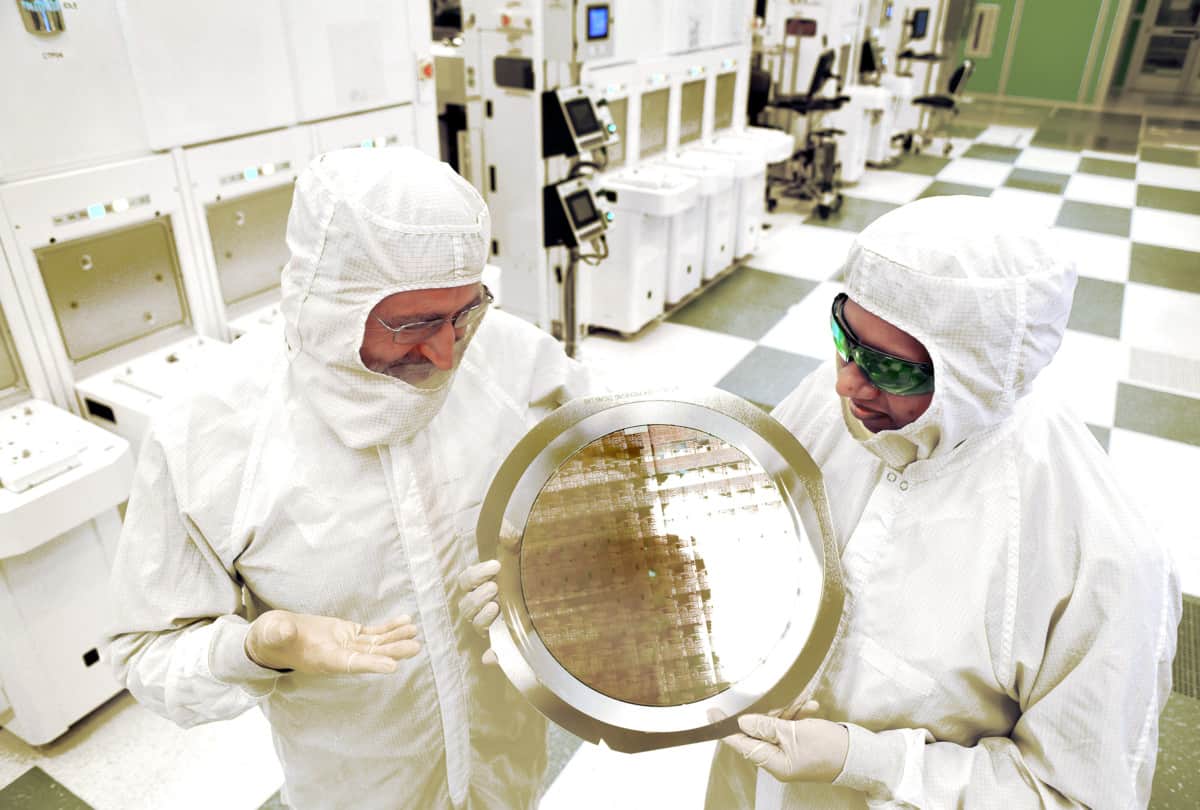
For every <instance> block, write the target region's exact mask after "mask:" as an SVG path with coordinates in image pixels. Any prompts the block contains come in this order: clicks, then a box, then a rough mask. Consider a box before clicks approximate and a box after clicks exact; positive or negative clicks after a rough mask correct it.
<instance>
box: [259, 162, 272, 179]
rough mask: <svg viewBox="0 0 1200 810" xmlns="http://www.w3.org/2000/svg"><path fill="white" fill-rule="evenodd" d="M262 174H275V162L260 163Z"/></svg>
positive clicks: (266, 175)
mask: <svg viewBox="0 0 1200 810" xmlns="http://www.w3.org/2000/svg"><path fill="white" fill-rule="evenodd" d="M262 174H263V177H269V176H271V175H272V174H275V164H274V163H264V164H263V165H262Z"/></svg>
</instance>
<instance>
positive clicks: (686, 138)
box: [679, 79, 707, 144]
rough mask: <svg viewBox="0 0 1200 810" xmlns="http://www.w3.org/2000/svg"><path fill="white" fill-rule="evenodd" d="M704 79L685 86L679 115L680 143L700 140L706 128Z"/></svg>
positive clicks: (705, 84)
mask: <svg viewBox="0 0 1200 810" xmlns="http://www.w3.org/2000/svg"><path fill="white" fill-rule="evenodd" d="M706 87H707V83H706V82H705V81H704V79H698V80H696V81H694V82H688V83H687V84H685V85H684V86H683V92H682V101H683V103H682V105H681V106H680V111H679V112H680V115H679V143H681V144H685V143H691V142H692V141H698V140H700V135H701V133H702V130H703V128H704V91H705V89H706Z"/></svg>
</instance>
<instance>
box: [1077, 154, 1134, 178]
mask: <svg viewBox="0 0 1200 810" xmlns="http://www.w3.org/2000/svg"><path fill="white" fill-rule="evenodd" d="M1077 171H1080V172H1082V173H1084V174H1102V175H1104V176H1105V177H1120V178H1121V179H1123V180H1134V179H1136V178H1137V164H1136V163H1126V162H1125V161H1123V160H1105V159H1104V158H1094V157H1085V158H1084V159H1083V160H1081V161H1079V169H1078V170H1077Z"/></svg>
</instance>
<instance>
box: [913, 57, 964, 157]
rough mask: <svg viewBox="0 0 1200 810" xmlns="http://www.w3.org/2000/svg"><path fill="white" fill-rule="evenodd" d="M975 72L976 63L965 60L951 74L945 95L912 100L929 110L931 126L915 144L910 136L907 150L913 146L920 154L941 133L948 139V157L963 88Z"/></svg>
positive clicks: (944, 149)
mask: <svg viewBox="0 0 1200 810" xmlns="http://www.w3.org/2000/svg"><path fill="white" fill-rule="evenodd" d="M974 71H975V63H974V62H972V61H971V60H970V59H964V60H963V63H962V64H961V65H959V66H958V67H956V68H955V69H954V73H952V74H950V82H949V83H948V84H947V86H946V92H945V93H938V94H934V95H930V96H917V97H916V98H914V99H913V100H912V103H913V104H916V105H917V106H918V107H921V108H923V109H927V110H929V126H928V127H926V128H925V129H924V130H923V131H922V132H921V133H920V134H919V137H918V138H917V142H916V143H915V144H913V143H912V140H911V135H910V136H909V138H910V140H907V141H906V142H905V148H906V150H907V149H908V148H909V146H910V145H911V146H912V148H914V149H915V151H916V152H917V153H918V154H919V153H920V151H921V146H922V145H923V144H924V143H928V142H931V141H932V140H933V139H934V138H936V137H937V136H938V134H939V133H941V134H943V135H945V138H946V143H945V145H944V146H943V147H942V154H943V155H946V156H948V155H949V154H950V149H951V143H950V121H951V119H952V118H953V117H954V116H956V115H958V103H959V101H960V100H961V98H962V92H963V88H965V87H966V85H967V80H968V79H970V78H971V74H972V73H973V72H974Z"/></svg>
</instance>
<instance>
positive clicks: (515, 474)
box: [477, 389, 845, 752]
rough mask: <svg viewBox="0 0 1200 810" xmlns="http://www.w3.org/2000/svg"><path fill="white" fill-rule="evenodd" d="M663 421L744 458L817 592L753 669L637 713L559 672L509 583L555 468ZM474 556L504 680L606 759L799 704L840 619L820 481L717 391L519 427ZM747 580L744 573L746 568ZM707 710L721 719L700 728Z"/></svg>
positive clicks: (556, 416) (596, 406) (647, 397)
mask: <svg viewBox="0 0 1200 810" xmlns="http://www.w3.org/2000/svg"><path fill="white" fill-rule="evenodd" d="M648 424H663V425H675V426H680V427H686V428H693V429H695V430H700V431H703V432H705V433H709V434H711V435H713V436H716V437H718V438H720V439H722V440H723V441H725V442H727V443H729V444H730V445H732V446H734V447H736V448H737V449H738V450H740V451H741V452H743V453H745V454H746V455H747V456H749V458H750V459H751V460H753V461H754V462H756V463H757V464H758V465H759V466H760V467H761V468H762V469H763V470H764V471H765V472H766V474H767V475H768V476H769V477H770V480H771V481H772V483H774V485H775V486H776V487H777V489H778V490H779V493H780V495H781V497H782V500H783V503H784V505H785V506H786V507H787V508H788V509H789V510H790V512H791V515H792V518H793V520H794V522H795V528H796V536H797V537H798V538H800V539H801V541H802V542H803V541H805V540H807V542H808V543H809V545H810V546H811V549H810V551H811V553H812V554H813V555H815V560H816V561H817V563H819V565H820V583H819V585H820V587H819V588H815V589H807V588H803V589H798V591H797V592H798V594H803V595H802V596H800V595H798V596H797V599H798V600H800V599H810V600H812V603H811V604H810V605H808V610H806V611H797V614H795V615H797V616H800V615H804V614H805V613H807V615H811V616H813V617H814V619H813V621H812V622H811V624H810V625H807V626H802V625H804V624H805V623H804V622H802V621H793V622H792V623H791V624H790V625H789V626H788V627H787V628H786V629H785V630H784V631H783V635H782V637H781V638H780V639H779V641H778V642H777V643H776V644H775V646H774V648H773V649H772V650H771V651H770V652H769V653H767V654H766V656H765V658H764V661H763V663H762V664H760V665H759V666H758V667H757V668H756V669H755V670H754V671H752V672H751V673H749V674H748V675H746V676H745V677H743V678H742V679H741V680H739V681H737V682H735V683H733V684H731V685H730V686H729V688H727V689H725V690H724V691H722V692H719V693H718V694H715V695H713V696H711V697H709V698H706V699H703V700H699V701H695V702H691V703H686V704H680V705H673V706H647V705H640V704H633V703H627V702H623V701H620V700H616V699H614V698H612V697H609V696H607V695H605V694H602V693H601V692H598V691H596V690H594V689H592V688H590V687H588V686H587V685H585V684H584V683H582V682H581V681H580V680H578V679H577V678H576V677H575V676H573V675H572V673H571V672H569V671H567V670H566V669H564V668H563V667H562V666H561V665H560V664H559V663H558V661H557V660H556V659H555V657H554V656H553V655H551V654H550V652H549V651H548V650H547V648H546V646H545V644H544V643H543V642H542V640H541V639H540V638H539V637H538V635H537V632H536V630H535V628H534V625H533V622H532V621H531V619H530V616H529V611H528V608H527V606H526V604H525V598H524V593H523V588H522V583H521V563H520V553H521V541H522V537H523V536H524V531H525V527H526V524H527V522H528V519H529V517H530V512H531V510H532V509H533V506H534V503H535V501H536V499H537V497H538V495H539V493H540V492H541V490H542V488H543V486H544V485H545V484H546V482H547V481H549V480H550V478H551V477H552V476H553V475H554V474H555V472H556V471H557V470H558V468H559V466H560V465H561V464H562V463H563V462H565V461H566V460H567V459H569V458H570V457H571V456H572V455H574V454H575V453H576V452H578V451H579V450H580V449H582V448H583V447H585V446H587V445H588V444H589V443H591V442H592V441H594V440H596V439H598V438H600V437H602V436H606V435H608V434H610V433H612V432H614V431H618V430H622V429H625V428H629V427H633V426H640V425H648ZM477 538H478V542H479V550H480V558H481V559H489V558H496V559H499V560H500V561H501V572H500V575H499V577H498V582H499V588H500V593H499V604H500V616H501V618H502V621H497V622H495V623H493V625H492V628H491V645H492V649H493V650H494V651H495V653H496V656H497V659H498V661H499V663H500V666H501V668H502V669H503V670H504V672H505V674H506V675H507V676H508V678H509V680H510V681H511V682H512V683H513V685H514V686H516V687H517V689H519V690H520V691H521V692H522V693H523V694H524V695H525V697H526V698H527V699H528V700H529V701H530V702H531V703H533V704H534V705H535V706H536V707H537V708H538V709H539V710H540V711H541V712H542V713H543V714H545V715H546V716H547V717H549V718H550V719H552V720H554V721H555V722H556V723H558V724H559V725H561V726H562V727H564V728H566V729H568V730H569V731H571V732H572V733H574V734H576V735H578V736H579V737H582V738H583V739H586V740H589V741H591V742H594V743H598V742H600V741H603V742H604V743H605V744H606V745H608V746H609V747H610V748H613V749H615V750H618V751H625V752H637V751H647V750H651V749H655V748H664V747H669V746H674V745H684V744H687V743H693V742H699V741H703V740H712V739H717V738H719V737H722V736H725V735H728V734H730V733H733V732H735V731H736V730H737V727H736V716H737V715H739V714H742V713H745V712H767V711H770V710H772V709H779V708H782V707H784V706H787V705H789V704H791V703H792V702H793V701H795V700H797V699H801V698H806V697H807V695H808V694H810V693H811V691H812V690H813V689H814V688H815V681H816V677H815V676H816V675H817V674H818V673H819V672H820V669H821V667H822V665H823V662H824V661H825V658H826V656H827V654H828V652H829V649H830V648H831V646H832V645H833V643H834V641H835V639H836V637H837V635H838V631H839V627H840V623H841V620H842V610H843V603H844V598H845V597H844V589H843V584H842V574H841V565H840V561H839V557H838V550H837V543H836V540H835V537H834V533H833V526H832V521H831V519H830V516H829V506H828V502H827V499H826V495H825V489H824V484H823V482H822V480H821V474H820V471H819V470H818V468H817V466H816V464H815V463H814V462H813V460H812V458H811V457H810V456H809V454H808V453H807V452H806V451H805V449H804V448H803V446H801V444H800V443H799V442H798V441H797V440H796V438H795V437H794V436H792V434H791V433H790V432H788V431H787V429H786V428H784V427H783V426H782V425H780V424H779V423H778V422H776V421H775V420H774V419H772V418H771V417H770V416H768V415H767V414H765V413H763V412H762V411H761V410H760V409H758V408H757V407H755V406H754V405H751V404H750V403H748V402H746V401H745V400H743V399H741V398H739V397H737V396H734V395H732V394H729V393H726V392H723V391H718V390H715V389H714V390H700V391H686V392H676V391H672V392H666V393H651V394H621V395H615V396H604V397H589V398H585V399H580V400H576V401H575V402H572V403H569V404H568V405H565V406H564V407H562V408H560V409H559V410H558V411H556V412H555V413H553V414H552V415H550V416H549V417H547V418H546V419H545V420H543V421H542V422H541V423H540V424H538V425H537V426H536V427H535V428H533V430H531V431H530V432H529V433H528V434H527V435H526V436H525V437H524V438H523V439H522V440H521V441H520V442H519V443H518V444H517V446H516V447H515V448H514V449H513V450H512V452H511V453H510V454H509V456H508V458H507V459H506V460H505V462H504V464H503V465H502V466H501V467H500V469H499V471H498V472H497V474H496V476H495V478H494V480H493V482H492V486H491V488H490V490H489V492H488V494H487V497H486V499H485V500H484V503H483V507H482V510H481V512H480V516H479V522H478V527H477ZM750 573H751V574H752V573H753V572H750ZM710 709H718V710H720V711H721V712H722V713H724V714H725V715H726V716H727V719H726V720H723V721H721V722H719V723H716V724H712V723H710V721H709V719H708V712H709V710H710Z"/></svg>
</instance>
